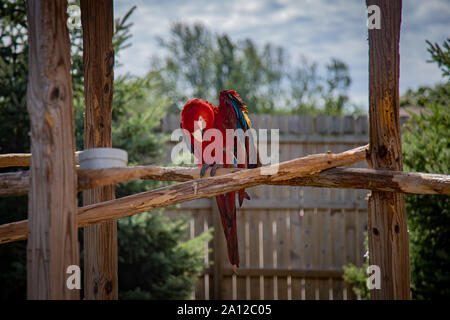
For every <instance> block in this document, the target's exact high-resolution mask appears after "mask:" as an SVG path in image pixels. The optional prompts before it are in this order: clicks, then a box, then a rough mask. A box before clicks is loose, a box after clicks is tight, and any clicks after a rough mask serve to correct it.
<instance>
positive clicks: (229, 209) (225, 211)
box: [216, 192, 239, 267]
mask: <svg viewBox="0 0 450 320" xmlns="http://www.w3.org/2000/svg"><path fill="white" fill-rule="evenodd" d="M216 200H217V206H218V207H219V213H220V218H221V221H222V227H223V232H224V234H225V239H226V241H227V249H228V258H229V259H230V263H231V265H232V266H233V265H235V266H236V267H239V251H238V239H237V228H236V198H235V192H230V193H227V194H224V195H220V196H217V197H216Z"/></svg>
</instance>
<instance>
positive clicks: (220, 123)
mask: <svg viewBox="0 0 450 320" xmlns="http://www.w3.org/2000/svg"><path fill="white" fill-rule="evenodd" d="M180 127H181V128H182V129H185V131H184V132H185V135H186V144H187V145H188V147H189V149H190V150H191V152H192V153H193V154H194V155H195V157H196V158H197V160H198V162H199V166H200V167H201V170H200V177H203V176H204V174H205V172H206V170H207V169H208V168H209V167H211V172H210V175H211V176H214V174H215V172H216V170H217V168H219V167H239V168H256V167H258V166H260V161H259V156H258V152H257V150H256V144H255V143H254V138H253V136H252V133H251V132H250V131H249V129H250V128H251V121H250V119H249V117H248V110H247V106H246V105H245V104H244V103H243V102H242V100H241V98H240V97H239V95H238V94H237V92H236V91H233V90H222V91H220V94H219V106H218V107H215V106H213V105H212V104H211V103H209V102H208V101H204V100H200V99H192V100H189V101H188V102H186V104H185V105H184V107H183V109H182V110H181V123H180ZM207 151H210V153H208V152H207ZM236 194H237V198H238V199H237V200H238V202H239V206H242V203H243V201H244V199H250V197H249V195H248V194H247V192H245V189H242V190H239V191H234V192H229V193H227V194H221V195H219V196H216V201H217V206H218V208H219V213H220V217H221V222H222V226H223V230H224V234H225V238H226V241H227V251H228V258H229V260H230V263H231V265H232V267H233V270H234V271H235V272H236V268H237V267H239V251H238V239H237V232H236Z"/></svg>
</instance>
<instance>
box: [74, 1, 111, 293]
mask: <svg viewBox="0 0 450 320" xmlns="http://www.w3.org/2000/svg"><path fill="white" fill-rule="evenodd" d="M80 4H81V23H82V26H83V67H84V92H85V126H84V127H85V129H84V148H85V149H90V148H101V147H106V148H108V147H111V146H112V141H111V125H112V99H113V82H114V72H113V71H114V69H113V67H114V50H113V45H112V36H113V31H114V14H113V1H112V0H97V1H89V0H81V1H80ZM111 199H114V185H108V186H102V187H99V188H96V189H92V190H88V191H85V192H84V193H83V203H84V205H88V204H92V203H97V202H103V201H107V200H111ZM84 270H85V277H84V292H85V299H101V300H111V299H112V300H114V299H117V298H118V280H117V221H106V222H104V223H101V224H99V225H96V226H91V227H88V228H85V229H84Z"/></svg>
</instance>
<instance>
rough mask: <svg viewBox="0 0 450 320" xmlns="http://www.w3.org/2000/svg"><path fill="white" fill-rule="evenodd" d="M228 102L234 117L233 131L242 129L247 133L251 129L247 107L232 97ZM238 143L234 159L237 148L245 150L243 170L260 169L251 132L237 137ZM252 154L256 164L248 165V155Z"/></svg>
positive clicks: (238, 99)
mask: <svg viewBox="0 0 450 320" xmlns="http://www.w3.org/2000/svg"><path fill="white" fill-rule="evenodd" d="M228 101H229V102H230V105H231V106H232V111H233V113H234V115H235V116H236V123H235V129H242V130H243V131H244V133H246V132H247V130H249V129H251V127H252V123H251V121H250V118H249V117H248V109H247V106H246V105H245V104H244V103H243V102H242V100H241V99H240V98H238V97H237V96H234V95H231V94H230V95H228ZM238 137H239V140H240V143H238V146H236V148H235V157H237V148H245V155H246V159H245V160H246V161H245V165H244V166H243V167H244V168H256V167H260V166H261V163H260V161H259V155H258V152H257V149H256V143H255V139H254V137H253V135H252V132H251V131H249V132H248V134H246V135H245V136H244V137H242V136H240V135H238ZM251 152H254V154H255V156H256V163H250V160H253V159H250V153H251Z"/></svg>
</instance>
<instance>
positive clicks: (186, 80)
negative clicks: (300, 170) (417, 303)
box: [153, 23, 358, 114]
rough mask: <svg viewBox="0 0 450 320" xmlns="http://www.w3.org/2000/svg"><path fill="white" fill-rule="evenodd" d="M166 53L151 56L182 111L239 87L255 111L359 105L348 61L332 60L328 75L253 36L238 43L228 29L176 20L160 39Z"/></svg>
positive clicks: (336, 109) (343, 109)
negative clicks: (352, 96) (351, 92)
mask: <svg viewBox="0 0 450 320" xmlns="http://www.w3.org/2000/svg"><path fill="white" fill-rule="evenodd" d="M160 44H161V46H162V48H164V49H165V50H166V52H167V55H165V57H164V58H155V59H154V60H153V70H161V71H162V72H161V80H162V83H164V84H165V86H166V92H167V94H168V95H169V97H170V99H171V100H172V101H173V104H172V106H171V108H170V111H171V112H175V113H176V112H179V110H180V108H181V107H182V106H183V105H184V103H185V102H186V101H187V100H188V99H191V98H193V97H197V98H200V99H205V100H209V101H211V102H213V103H215V104H217V103H218V93H219V91H220V90H222V89H233V90H237V91H238V92H239V94H240V95H241V97H242V98H243V99H244V101H245V102H246V104H247V105H248V107H249V110H250V112H252V113H299V112H300V113H308V114H319V113H326V114H343V113H349V112H354V111H351V109H352V107H353V109H355V110H358V108H355V106H351V105H350V104H349V101H348V100H349V99H348V96H347V91H348V88H349V86H350V84H351V79H350V76H349V71H348V66H347V65H346V64H345V63H343V62H342V61H340V60H337V59H334V58H333V59H331V62H330V63H329V64H327V65H326V66H325V72H326V74H325V76H321V75H319V74H318V72H317V64H315V63H312V64H310V63H308V61H307V60H306V59H302V60H301V64H300V65H299V66H293V65H291V62H290V60H289V59H288V57H287V55H286V53H285V50H284V49H283V48H282V47H275V46H273V45H271V44H266V45H265V46H264V47H263V48H262V49H261V48H258V46H256V44H255V43H254V42H253V41H252V40H251V39H245V40H243V41H238V42H234V41H233V40H232V39H231V38H230V37H229V36H228V35H226V34H213V33H212V32H211V31H209V30H208V29H207V28H206V27H204V26H203V25H201V24H194V25H186V24H183V23H176V24H174V25H173V26H172V28H171V37H170V38H169V40H162V39H160Z"/></svg>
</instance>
